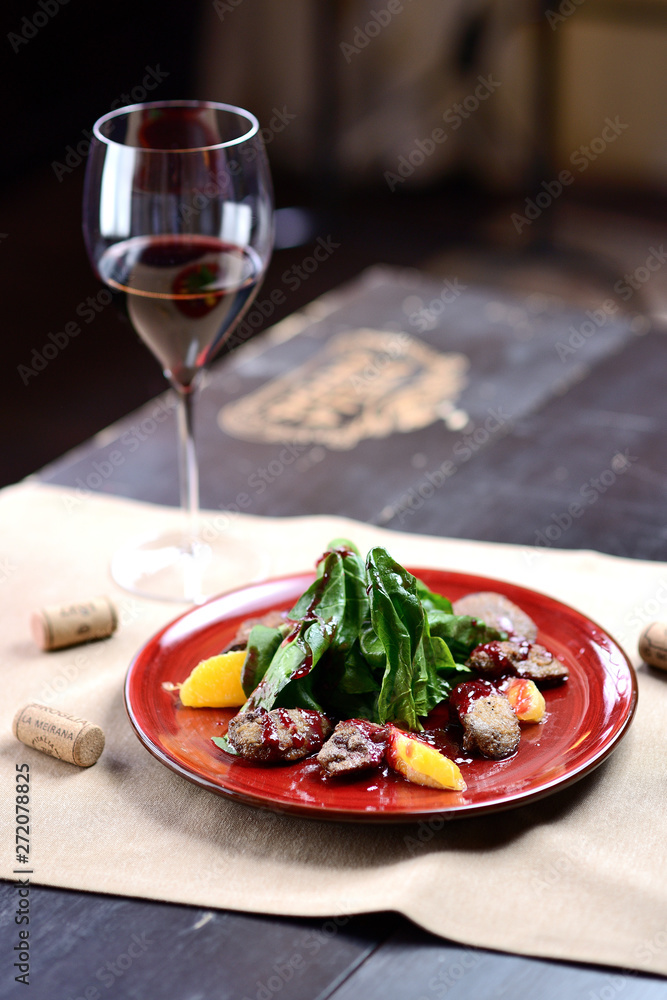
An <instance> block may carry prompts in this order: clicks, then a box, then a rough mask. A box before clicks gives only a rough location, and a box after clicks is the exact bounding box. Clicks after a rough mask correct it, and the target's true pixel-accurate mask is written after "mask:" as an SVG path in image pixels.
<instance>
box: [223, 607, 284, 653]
mask: <svg viewBox="0 0 667 1000" xmlns="http://www.w3.org/2000/svg"><path fill="white" fill-rule="evenodd" d="M285 617H286V616H285V613H284V611H269V612H267V614H265V615H261V616H260V617H259V618H246V620H245V621H243V622H241V624H240V625H239V627H238V629H237V632H236V635H235V636H234V638H233V639H232V641H231V642H230V643H228V645H227V646H226V647H225V649H224V650H223V652H225V653H227V652H230V651H233V650H237V649H243V650H245V648H246V646H247V645H248V639H249V637H250V633H251V631H252V630H253V628H254V627H255V625H263V626H264V627H265V628H280V626H281V625H284V624H285Z"/></svg>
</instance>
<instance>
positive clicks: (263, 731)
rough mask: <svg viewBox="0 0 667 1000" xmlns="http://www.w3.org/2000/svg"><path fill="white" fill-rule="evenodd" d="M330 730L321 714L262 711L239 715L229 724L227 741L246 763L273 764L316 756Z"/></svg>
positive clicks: (273, 710)
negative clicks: (250, 761) (249, 761)
mask: <svg viewBox="0 0 667 1000" xmlns="http://www.w3.org/2000/svg"><path fill="white" fill-rule="evenodd" d="M332 729H333V725H332V723H331V722H330V721H329V719H328V718H327V717H326V715H323V714H322V713H321V712H311V711H310V710H309V709H305V708H274V709H272V711H270V712H267V711H266V709H264V708H256V709H251V710H250V711H248V712H240V713H239V714H238V715H235V716H234V718H233V719H231V720H230V723H229V727H228V729H227V737H228V739H229V742H230V743H231V745H232V746H233V747H234V749H235V750H236V752H237V753H238V754H240V756H241V757H245V758H246V759H247V760H254V761H257V762H258V763H264V764H273V763H276V762H278V761H294V760H301V759H302V758H303V757H307V756H308V755H309V754H312V753H317V751H318V750H319V749H320V748H321V746H322V744H323V743H324V741H325V740H326V738H327V736H329V734H330V733H331V731H332Z"/></svg>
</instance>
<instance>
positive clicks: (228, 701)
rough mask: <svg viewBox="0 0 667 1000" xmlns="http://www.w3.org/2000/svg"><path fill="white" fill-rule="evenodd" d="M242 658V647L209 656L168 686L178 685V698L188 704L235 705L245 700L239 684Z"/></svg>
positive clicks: (231, 706)
mask: <svg viewBox="0 0 667 1000" xmlns="http://www.w3.org/2000/svg"><path fill="white" fill-rule="evenodd" d="M244 662H245V651H244V650H240V651H238V652H230V653H221V654H220V655H219V656H209V658H208V659H207V660H202V661H201V663H198V664H197V666H196V667H195V668H194V670H193V671H192V673H191V674H190V676H189V677H188V678H187V679H186V680H185V681H183V683H182V684H181V685H180V686H179V685H176V684H175V685H170V688H171V689H172V690H173V689H174V688H178V693H179V697H180V699H181V702H182V704H183V705H185V706H186V707H188V708H237V707H238V706H239V705H242V704H243V702H244V701H245V694H244V691H243V688H242V686H241V670H242V668H243V664H244Z"/></svg>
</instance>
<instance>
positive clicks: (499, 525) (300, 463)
mask: <svg viewBox="0 0 667 1000" xmlns="http://www.w3.org/2000/svg"><path fill="white" fill-rule="evenodd" d="M445 292H446V286H444V285H443V283H442V282H437V281H435V280H434V279H432V278H429V279H426V278H423V277H421V276H419V275H417V274H414V273H400V274H398V273H391V272H387V271H382V270H380V271H377V272H375V273H374V274H373V275H371V276H370V277H367V278H366V279H364V280H361V281H360V282H359V283H357V284H355V285H353V286H352V287H348V288H346V289H344V290H343V291H342V292H341V294H340V295H338V296H337V297H336V298H335V300H334V299H332V298H329V299H327V300H326V303H325V308H320V315H322V316H323V318H321V319H320V320H319V321H318V322H313V323H311V324H310V325H308V324H307V323H301V326H303V329H302V330H301V332H300V333H298V334H297V335H296V336H293V337H288V336H287V334H288V333H289V332H290V330H289V329H288V328H284V329H283V330H282V331H281V335H280V336H279V337H276V338H275V340H274V341H267V342H265V343H260V344H259V345H258V347H257V350H253V351H250V352H247V353H246V354H245V355H244V354H243V352H241V351H240V352H238V353H237V354H236V355H234V354H233V355H231V357H230V358H228V359H227V360H226V361H225V362H224V363H223V364H221V365H218V366H216V367H215V368H214V370H213V372H212V373H211V376H210V379H209V383H208V385H207V387H206V388H205V390H204V392H203V393H202V397H201V401H200V406H199V411H198V423H197V436H198V448H199V454H200V462H201V468H202V477H201V478H202V505H203V506H206V507H209V508H212V509H219V510H224V509H228V508H231V507H233V505H234V504H235V503H236V502H237V501H238V499H239V497H240V496H241V495H244V494H245V495H247V496H249V498H250V502H249V504H248V505H247V507H246V509H247V510H248V512H249V513H253V514H271V515H274V514H280V515H282V514H285V515H288V514H302V513H330V514H342V515H347V516H350V517H354V518H358V519H360V520H364V521H368V522H373V523H377V524H382V525H385V526H387V527H394V528H398V529H400V530H404V531H414V532H419V533H429V534H431V533H432V534H438V535H446V536H452V537H462V538H477V539H488V540H493V541H503V542H513V543H516V544H519V545H522V546H526V547H532V546H535V545H536V544H537V545H538V546H540V545H549V546H553V547H562V548H594V549H598V550H600V551H603V552H608V553H612V554H617V555H622V556H629V557H638V558H643V559H655V560H667V524H666V521H665V510H666V509H667V459H666V449H665V445H664V442H665V439H666V437H667V392H666V391H665V376H664V370H665V352H666V351H667V343H665V340H664V335H663V334H662V333H660V332H659V331H657V330H654V331H652V332H650V333H648V334H645V335H638V333H637V330H638V329H640V328H639V327H638V326H637V324H634V329H633V328H631V327H630V326H629V325H628V324H627V322H625V320H624V319H623V318H620V319H619V318H618V317H614V318H613V319H607V320H605V321H604V322H603V323H602V324H601V325H600V326H599V328H598V327H594V328H593V329H594V332H593V333H591V334H589V333H588V332H587V331H588V330H589V327H588V326H585V325H584V324H586V322H587V317H586V315H585V314H583V313H581V312H577V310H576V309H574V308H570V307H568V306H567V304H566V303H563V302H558V301H555V300H553V301H551V300H546V299H539V297H534V296H533V297H532V299H531V300H530V301H521V300H519V299H513V298H512V297H511V296H509V295H507V294H505V293H502V292H498V291H497V290H493V289H483V288H468V289H466V290H465V292H464V293H462V294H459V295H457V296H455V297H454V298H453V299H452V301H451V303H447V302H445V299H446V298H447V296H446V294H445ZM438 300H441V301H442V302H443V303H444V304H445V305H446V308H444V309H440V307H439V306H438V307H437V308H435V309H434V308H432V307H433V303H434V301H435V302H437V301H438ZM424 309H426V310H427V312H426V314H425V313H424V312H423V310H424ZM420 310H421V312H420ZM429 310H430V312H429ZM425 315H426V318H427V320H428V322H427V323H426V324H425V323H424V322H423V320H424V316H425ZM359 328H371V329H373V330H376V331H378V330H379V331H382V330H385V331H387V330H389V331H394V332H395V333H398V332H400V331H405V332H408V333H410V334H411V335H412V336H413V337H416V338H418V339H419V340H420V341H421V342H422V343H424V344H426V345H428V346H430V348H431V349H433V350H437V351H439V352H445V353H446V352H453V351H455V352H463V353H465V354H466V355H467V356H468V357H469V358H470V362H471V367H470V372H469V377H468V385H467V387H466V388H464V389H463V391H462V393H461V395H460V398H459V399H458V401H457V404H456V406H457V410H456V413H457V414H458V416H456V415H455V417H454V418H452V417H451V415H450V417H449V424H450V426H449V427H447V426H446V424H445V423H444V422H443V421H442V420H438V421H435V422H433V423H430V424H428V425H425V426H422V427H418V428H416V429H413V430H411V431H407V432H403V433H395V434H393V435H391V436H390V437H387V438H384V439H378V438H376V439H368V438H367V439H361V440H360V441H359V442H358V443H357V444H356V446H355V447H352V448H347V449H343V448H340V447H332V446H328V445H325V444H322V442H321V441H320V440H318V437H317V434H318V432H317V429H316V428H315V429H312V438H311V440H310V441H309V442H307V443H306V444H303V443H302V444H301V445H300V446H299V449H298V456H296V454H295V459H294V461H293V462H289V463H288V462H286V461H285V462H283V467H282V468H281V469H280V470H279V469H278V467H277V466H276V465H275V464H274V465H273V466H271V465H269V463H271V462H272V461H273V462H275V461H277V459H276V455H277V454H278V452H277V448H278V445H277V444H276V442H275V441H274V442H271V441H266V440H264V441H257V440H255V441H249V440H242V439H241V438H240V437H234V436H230V435H227V434H224V433H223V432H222V431H221V430H220V425H219V423H218V419H217V418H218V415H219V412H220V409H221V407H222V406H223V405H225V404H226V403H229V402H230V401H234V400H239V399H242V398H243V397H245V396H246V395H248V393H252V392H256V391H257V390H258V388H259V387H261V386H262V385H264V384H265V383H266V382H267V381H269V380H271V379H277V378H281V377H282V376H284V375H285V373H286V372H290V371H295V370H296V369H297V368H298V367H299V366H301V365H304V364H306V365H308V364H310V365H311V366H312V365H316V364H317V363H318V358H321V357H322V354H321V352H322V351H323V350H324V349H325V348H326V345H329V344H331V343H332V342H334V340H335V338H336V337H339V336H340V335H342V334H344V333H345V332H346V331H349V330H357V329H359ZM582 331H584V333H583V334H582ZM577 332H578V333H579V336H578V337H577V336H576V334H577ZM572 337H574V340H572V341H571V340H570V338H572ZM559 344H561V348H560V349H559V347H558V345H559ZM563 344H566V345H568V344H569V345H570V346H572V344H576V345H578V346H576V347H575V348H574V350H573V352H568V351H567V350H564V349H563V347H562V345H563ZM381 367H382V365H379V366H378V370H379V369H381ZM311 370H312V367H311ZM372 374H373V373H372V372H371V373H370V374H369V373H368V372H367V373H366V375H367V376H369V377H370V376H372ZM369 384H370V383H369ZM362 390H363V386H362ZM361 396H362V397H363V396H364V392H363V391H362V392H361ZM314 402H315V400H314V399H311V400H310V402H309V403H308V402H307V403H306V404H305V405H306V409H305V410H304V414H305V417H304V419H305V420H306V422H307V421H308V406H311V407H312V406H313V405H314ZM362 402H363V400H362ZM156 406H157V407H158V409H156ZM464 412H465V414H467V415H468V417H469V422H468V423H467V424H462V423H461V421H462V420H463V419H464V418H463V417H461V416H460V414H462V413H464ZM160 414H164V419H157V418H158V416H159V415H160ZM339 417H340V414H339ZM269 418H270V415H269ZM269 418H267V419H269ZM271 419H272V418H271ZM269 422H270V419H269ZM475 432H477V436H476V437H475ZM142 435H143V438H142ZM174 438H175V428H174V420H173V412H172V411H171V410H170V408H169V405H168V404H166V403H160V404H158V403H156V402H155V401H153V402H152V403H149V404H147V406H146V407H144V408H143V409H142V410H140V411H137V413H134V414H131V415H130V416H128V417H127V418H126V419H125V420H123V421H122V422H121V423H120V424H119V425H116V426H115V427H114V428H111V429H110V430H109V431H108V432H105V434H104V435H102V436H99V435H98V438H97V439H95V440H94V441H91V442H89V443H88V444H86V445H84V446H83V447H82V448H80V449H78V450H77V451H76V452H73V453H71V454H70V455H67V456H65V457H64V458H63V459H62V460H60V461H58V462H56V463H55V464H54V465H52V466H50V467H49V468H47V469H45V470H44V471H43V472H42V474H41V475H40V478H41V479H42V480H43V481H45V482H51V483H58V484H63V485H68V486H72V487H75V488H79V489H98V488H99V489H101V490H102V491H103V492H107V493H114V494H116V495H120V496H128V497H135V498H138V499H144V500H150V501H155V502H158V503H166V504H175V503H177V484H176V453H175V440H174ZM139 440H141V442H142V446H141V447H139V446H138V445H137V446H133V442H134V441H139ZM284 440H288V438H287V436H285V438H284ZM144 441H145V444H144ZM339 444H340V441H339ZM113 448H116V449H118V448H120V449H121V452H122V454H123V462H122V464H121V465H119V466H118V467H117V468H116V470H115V472H114V474H113V475H110V476H108V477H107V478H105V479H104V480H103V482H102V483H101V485H100V484H99V482H98V480H99V479H101V478H102V477H101V476H100V475H99V474H98V476H97V478H95V477H94V476H92V473H93V472H95V470H96V469H97V470H99V468H100V467H101V464H102V463H103V462H104V461H105V455H107V454H108V453H109V451H110V450H111V449H113ZM448 459H451V460H452V461H454V463H455V465H456V470H455V474H452V475H451V476H450V477H449V478H447V481H446V483H445V485H443V486H441V487H438V488H436V489H434V490H432V491H430V492H429V491H428V490H426V489H420V487H423V484H424V482H425V478H424V477H425V474H426V473H427V472H428V471H429V470H430V471H432V470H434V469H437V468H439V467H442V464H443V462H446V461H447V460H448ZM95 463H97V464H95ZM262 469H265V470H269V469H272V470H273V474H272V473H271V472H268V471H267V472H265V473H264V474H263V477H262V475H261V474H260V470H262ZM258 474H260V478H259V479H258V478H257V476H258ZM253 475H254V477H255V478H252V477H253ZM262 482H263V483H264V487H263V488H260V486H261V483H262ZM249 483H252V484H254V485H253V487H252V488H250V489H249V488H248V484H249ZM424 494H429V495H428V496H425V495H424ZM573 504H574V505H578V506H577V507H575V509H577V510H578V509H581V513H577V515H576V516H572V515H571V514H568V511H570V510H571V508H572V505H573ZM530 551H531V549H529V548H527V553H528V554H527V558H529V557H530ZM174 864H175V865H178V858H174ZM15 891H16V890H15V887H14V886H13V885H12V884H9V883H3V884H0V928H3V930H2V937H3V938H8V936H9V932H10V931H11V928H12V927H13V919H14V910H15V903H16V900H15ZM31 904H32V912H33V913H34V929H33V930H32V932H31V948H32V949H33V954H34V957H33V963H32V968H31V985H30V988H29V990H28V991H26V992H25V994H23V993H22V992H21V986H20V984H16V983H14V981H13V976H12V975H10V974H9V972H8V971H7V969H6V970H5V973H4V975H3V977H2V979H1V980H0V998H5V997H14V996H22V995H26V996H28V995H29V996H30V997H32V998H40V1000H41V998H45V1000H46V998H48V1000H61V998H62V1000H70V998H71V1000H76V998H79V997H85V998H87V1000H96V998H98V997H109V998H123V1000H129V998H142V1000H143V998H146V997H164V998H168V1000H200V998H201V1000H204V998H206V1000H223V998H224V1000H270V998H272V997H274V996H279V997H281V998H285V1000H301V998H303V1000H319V998H335V1000H348V998H350V1000H351V998H356V997H360V998H364V1000H373V998H376V997H377V998H378V1000H379V998H383V1000H422V998H427V1000H437V998H440V997H444V996H447V997H448V998H451V1000H461V998H470V997H474V998H475V1000H486V998H497V997H509V998H512V1000H528V998H531V1000H533V998H539V1000H550V998H552V997H553V998H554V1000H556V998H558V1000H561V998H562V997H568V998H573V1000H579V998H581V1000H584V998H585V1000H592V998H596V1000H597V998H600V1000H602V998H605V997H615V996H616V995H617V994H618V995H619V996H621V997H622V998H623V1000H635V998H637V1000H639V998H641V1000H658V998H667V983H666V982H665V981H664V980H662V979H658V978H654V977H650V976H645V975H642V974H639V973H636V972H634V971H631V970H630V971H624V970H618V969H607V968H598V967H585V966H581V965H572V964H567V963H563V962H553V961H546V960H539V959H531V958H524V957H521V956H518V955H506V954H497V953H492V952H487V951H482V950H477V949H475V948H470V947H461V946H459V945H457V944H453V943H450V942H448V941H444V940H442V939H439V938H435V937H433V936H432V935H430V934H428V933H426V932H425V931H423V930H421V929H420V928H417V927H415V926H413V925H412V924H410V922H409V921H407V920H406V919H404V918H403V917H401V916H398V915H396V914H380V915H377V914H372V915H361V916H353V917H349V918H347V917H337V918H335V919H329V920H325V919H293V918H284V919H276V918H272V917H265V916H261V915H253V914H243V913H236V912H225V911H218V910H216V911H210V910H202V909H197V908H193V907H188V906H181V905H172V904H165V903H157V902H156V903H152V902H146V901H142V900H135V899H125V898H118V897H108V896H102V895H95V894H83V893H78V892H74V891H63V890H57V889H50V888H39V887H37V888H33V889H32V890H31ZM520 947H521V943H520V942H517V948H518V949H520ZM7 961H8V960H7V959H6V958H5V962H7Z"/></svg>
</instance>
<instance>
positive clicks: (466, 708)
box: [449, 680, 521, 760]
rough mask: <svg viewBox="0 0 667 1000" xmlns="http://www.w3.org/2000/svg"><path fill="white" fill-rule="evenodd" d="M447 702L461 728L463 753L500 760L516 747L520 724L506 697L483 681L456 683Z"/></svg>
mask: <svg viewBox="0 0 667 1000" xmlns="http://www.w3.org/2000/svg"><path fill="white" fill-rule="evenodd" d="M449 703H450V705H451V706H452V708H453V709H454V712H455V713H456V715H457V716H458V720H459V722H460V723H461V726H462V727H463V750H464V752H465V753H475V752H476V751H477V752H479V753H481V754H482V756H483V757H490V758H492V759H493V760H501V759H502V758H503V757H510V756H511V755H512V754H513V753H516V750H517V748H518V746H519V740H520V739H521V727H520V725H519V720H518V719H517V716H516V713H515V711H514V709H513V708H512V706H511V704H510V702H509V699H508V698H507V697H506V696H505V695H504V694H501V693H500V691H498V689H497V688H495V687H494V686H493V684H490V683H489V682H488V681H485V680H476V681H467V682H465V683H463V684H459V685H458V686H457V687H456V688H455V689H454V691H453V692H452V694H451V695H450V698H449Z"/></svg>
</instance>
